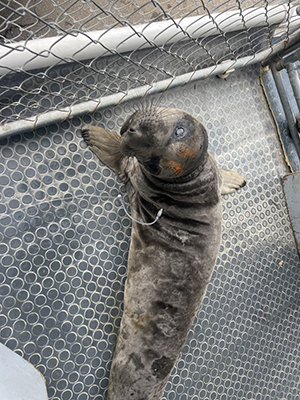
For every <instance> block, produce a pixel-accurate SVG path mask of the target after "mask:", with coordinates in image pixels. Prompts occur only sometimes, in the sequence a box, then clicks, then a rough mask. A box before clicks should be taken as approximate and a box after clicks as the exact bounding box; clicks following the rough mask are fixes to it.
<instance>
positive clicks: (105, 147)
mask: <svg viewBox="0 0 300 400" xmlns="http://www.w3.org/2000/svg"><path fill="white" fill-rule="evenodd" d="M82 137H83V139H84V141H85V142H86V144H87V145H88V146H89V147H90V148H91V150H92V151H93V153H95V154H96V156H97V157H98V158H100V160H101V161H102V162H103V163H104V164H106V165H107V166H108V167H109V168H110V169H112V170H113V171H114V172H116V173H117V174H120V173H121V164H122V160H123V159H124V158H125V156H123V154H122V153H121V151H120V140H121V136H120V135H118V134H117V133H115V132H111V131H107V130H106V129H103V128H100V127H99V126H93V125H84V126H83V127H82Z"/></svg>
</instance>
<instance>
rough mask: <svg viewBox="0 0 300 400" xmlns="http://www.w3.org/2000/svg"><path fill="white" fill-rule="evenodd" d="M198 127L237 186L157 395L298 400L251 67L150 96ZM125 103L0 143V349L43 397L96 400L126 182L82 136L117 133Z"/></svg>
mask: <svg viewBox="0 0 300 400" xmlns="http://www.w3.org/2000/svg"><path fill="white" fill-rule="evenodd" d="M149 101H155V102H156V104H159V105H161V106H170V107H176V108H179V109H184V110H186V111H187V112H190V113H191V114H193V115H194V116H196V117H197V118H198V119H199V120H200V121H201V122H202V123H203V124H204V125H205V127H206V128H207V130H208V133H209V140H210V150H211V151H212V152H213V153H214V154H215V156H216V158H217V162H218V165H219V166H220V167H223V168H228V169H235V170H236V171H238V172H240V173H242V174H243V175H244V176H245V177H246V179H247V186H246V187H244V188H243V189H242V190H241V191H239V192H238V193H237V194H234V195H228V196H225V197H224V198H223V233H222V244H221V249H220V254H219V257H218V260H217V263H216V267H215V271H214V273H213V277H212V280H211V282H210V284H209V287H208V290H207V294H206V297H205V299H204V302H203V304H202V306H201V308H200V310H199V312H198V314H197V317H196V318H195V321H194V324H193V328H192V329H191V331H190V333H189V335H188V338H187V340H186V343H185V346H184V348H183V350H182V354H181V356H180V359H179V360H178V362H177V365H176V367H175V368H174V370H173V372H172V375H171V377H170V379H169V382H168V384H167V386H166V390H165V393H164V396H163V399H164V400H175V399H176V400H179V399H180V400H198V399H207V400H208V399H209V400H213V399H217V400H227V399H230V400H241V399H251V400H253V399H255V400H259V399H262V400H269V399H272V400H274V399H285V400H299V398H300V397H299V393H300V381H299V374H300V368H299V365H300V333H299V324H300V312H299V305H300V297H299V286H300V262H299V258H298V256H297V252H296V247H295V243H294V239H293V235H292V231H291V227H290V222H289V218H288V213H287V209H286V204H285V200H284V195H283V190H282V186H281V177H282V176H283V175H284V174H286V173H287V172H288V170H287V167H286V166H285V164H284V159H283V156H282V152H281V147H280V143H279V140H278V137H277V133H276V129H275V126H274V123H273V120H272V117H271V114H270V112H269V109H268V106H267V103H266V101H265V98H264V95H263V92H262V90H261V87H260V82H259V77H258V68H257V66H255V67H251V68H245V69H243V70H240V71H236V72H235V73H234V74H232V75H230V76H229V77H228V78H227V80H223V79H219V78H217V77H212V78H209V79H206V80H204V81H199V82H197V83H193V84H189V85H186V86H184V87H181V88H178V89H173V90H169V91H167V92H165V93H163V94H159V95H157V96H154V100H153V98H151V99H149ZM138 106H139V103H138V102H135V103H127V104H124V105H122V106H116V107H114V108H112V109H106V110H104V111H101V112H100V111H99V112H96V113H95V114H94V115H93V116H88V115H87V116H84V117H83V118H74V119H72V120H67V121H65V122H63V123H62V124H60V125H51V126H49V127H47V128H41V129H39V130H38V131H36V132H33V133H28V134H24V135H23V136H15V137H11V138H10V139H5V140H2V142H1V148H0V218H1V219H0V261H1V264H0V283H1V285H0V340H1V342H2V343H3V344H5V345H6V346H8V347H9V348H11V349H13V350H15V351H16V352H17V353H18V354H20V355H22V356H23V357H25V359H27V360H28V361H30V362H31V363H32V364H34V365H35V366H36V367H37V368H38V369H39V370H40V372H41V373H42V374H43V375H44V376H45V378H46V381H47V387H48V395H49V399H50V400H100V399H101V400H102V399H103V400H104V399H105V398H106V393H107V385H108V377H109V369H110V366H111V359H112V351H113V347H114V344H115V342H116V339H117V335H118V329H119V326H120V320H121V315H122V305H123V289H124V283H125V280H126V263H127V258H128V247H129V241H130V233H131V232H130V230H131V225H130V220H129V219H128V218H127V216H126V215H125V213H124V210H123V209H122V208H121V207H120V204H119V203H118V201H117V200H116V198H117V195H118V193H120V192H121V193H124V187H123V186H122V184H121V182H120V181H119V180H118V179H117V178H116V176H115V175H114V174H113V173H112V172H111V171H110V170H109V169H108V168H106V167H105V166H103V165H101V164H100V162H98V160H97V159H96V157H95V156H94V155H93V154H92V153H91V152H90V151H89V149H87V148H86V145H85V144H84V142H83V140H82V138H81V134H80V128H81V126H82V125H83V124H84V123H94V124H99V125H102V126H104V127H107V128H108V129H110V130H117V131H119V129H120V127H121V125H122V124H123V122H124V121H125V119H126V118H127V117H128V116H129V115H130V114H131V113H132V112H133V110H134V109H135V108H136V107H138Z"/></svg>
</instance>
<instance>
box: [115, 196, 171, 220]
mask: <svg viewBox="0 0 300 400" xmlns="http://www.w3.org/2000/svg"><path fill="white" fill-rule="evenodd" d="M117 199H118V200H120V202H121V205H122V207H123V208H124V211H125V214H126V215H127V216H128V217H129V218H130V219H132V221H134V222H137V223H138V224H141V225H153V224H155V222H156V221H157V220H158V218H159V217H161V215H162V213H163V209H162V208H161V209H160V210H159V211H158V213H157V214H156V218H155V220H154V221H152V222H142V221H138V220H137V219H134V218H132V216H131V215H130V214H129V213H128V211H127V210H126V207H125V203H124V200H123V197H122V195H121V194H119V195H118V197H117Z"/></svg>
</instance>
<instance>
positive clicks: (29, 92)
mask: <svg viewBox="0 0 300 400" xmlns="http://www.w3.org/2000/svg"><path fill="white" fill-rule="evenodd" d="M297 10H298V9H297V4H296V3H290V2H285V3H282V4H278V2H275V1H267V0H265V1H262V0H260V1H255V2H254V1H243V0H227V1H220V0H210V1H198V0H172V1H169V0H168V1H163V0H162V1H154V0H153V1H147V0H116V1H99V0H86V1H84V0H46V1H37V0H19V1H17V0H8V2H7V1H0V90H1V99H0V110H1V126H0V129H1V131H0V134H1V135H2V136H6V135H9V134H14V133H19V132H22V131H26V130H31V129H33V128H36V127H39V126H43V125H46V124H49V123H51V122H59V121H63V120H65V119H66V118H68V117H71V116H74V115H80V114H83V113H85V112H93V111H94V110H96V109H98V108H103V107H105V106H108V105H115V104H118V103H119V102H120V101H123V100H126V99H131V98H134V97H139V96H145V95H146V94H148V93H153V92H156V91H162V90H165V89H167V88H169V87H172V86H176V85H181V84H184V83H186V82H189V81H191V80H193V79H199V78H204V77H207V76H209V75H211V74H224V73H225V74H226V73H227V72H228V71H230V70H232V69H234V68H237V67H240V66H244V65H247V64H249V63H253V62H257V61H261V60H262V59H265V58H267V57H268V55H270V54H272V52H274V50H275V48H277V49H278V48H279V47H283V46H285V45H286V44H287V43H288V42H289V41H291V40H293V37H294V36H295V31H297V27H299V18H298V14H297ZM274 46H275V47H274ZM276 46H277V47H276Z"/></svg>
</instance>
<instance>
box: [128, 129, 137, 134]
mask: <svg viewBox="0 0 300 400" xmlns="http://www.w3.org/2000/svg"><path fill="white" fill-rule="evenodd" d="M127 131H128V132H130V133H136V129H134V128H129V129H128V130H127Z"/></svg>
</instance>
